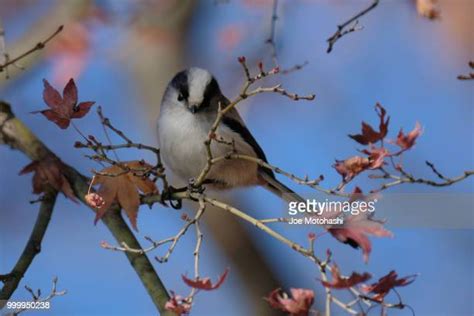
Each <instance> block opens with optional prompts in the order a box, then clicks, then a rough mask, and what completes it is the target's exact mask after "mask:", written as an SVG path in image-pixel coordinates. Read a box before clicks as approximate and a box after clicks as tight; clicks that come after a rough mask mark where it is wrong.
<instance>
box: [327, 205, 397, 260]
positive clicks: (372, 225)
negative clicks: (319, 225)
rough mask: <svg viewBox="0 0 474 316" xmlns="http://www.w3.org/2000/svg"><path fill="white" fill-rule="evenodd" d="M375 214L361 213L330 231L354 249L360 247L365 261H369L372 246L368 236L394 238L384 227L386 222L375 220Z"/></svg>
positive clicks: (331, 228)
mask: <svg viewBox="0 0 474 316" xmlns="http://www.w3.org/2000/svg"><path fill="white" fill-rule="evenodd" d="M372 217H373V213H369V212H360V213H359V214H358V215H351V216H348V217H346V218H345V219H344V224H342V225H341V226H337V227H335V226H334V227H329V228H328V231H329V232H330V233H331V235H333V236H334V237H335V238H336V239H337V240H339V241H341V242H343V243H345V244H349V245H351V246H352V247H354V248H358V247H360V248H361V249H362V253H363V255H364V261H365V262H368V261H369V254H370V252H371V251H372V244H371V242H370V240H369V238H367V235H374V236H377V237H392V233H391V232H390V231H388V230H386V229H385V228H384V227H383V224H384V221H381V220H376V219H373V218H372Z"/></svg>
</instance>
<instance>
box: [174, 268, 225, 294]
mask: <svg viewBox="0 0 474 316" xmlns="http://www.w3.org/2000/svg"><path fill="white" fill-rule="evenodd" d="M228 273H229V268H227V269H225V271H224V273H223V274H222V275H221V276H220V277H219V279H218V280H217V282H216V284H212V282H211V279H210V278H208V277H206V278H197V279H188V278H187V277H186V276H185V275H182V276H181V277H182V278H183V281H184V283H186V284H187V285H188V286H190V287H192V288H195V289H199V290H205V291H211V290H215V289H218V288H219V287H220V286H221V285H222V283H224V281H225V278H226V277H227V274H228Z"/></svg>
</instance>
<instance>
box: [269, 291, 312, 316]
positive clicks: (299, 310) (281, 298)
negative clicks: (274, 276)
mask: <svg viewBox="0 0 474 316" xmlns="http://www.w3.org/2000/svg"><path fill="white" fill-rule="evenodd" d="M290 292H291V296H292V297H289V296H288V294H286V293H285V292H283V291H282V290H281V289H279V288H278V289H275V290H273V291H272V292H271V293H270V294H269V295H268V296H267V297H265V300H266V301H267V302H268V304H270V306H271V307H273V308H275V309H279V310H281V311H283V312H286V313H288V314H290V315H291V316H307V315H309V310H310V308H311V305H313V302H314V292H313V291H312V290H308V289H290Z"/></svg>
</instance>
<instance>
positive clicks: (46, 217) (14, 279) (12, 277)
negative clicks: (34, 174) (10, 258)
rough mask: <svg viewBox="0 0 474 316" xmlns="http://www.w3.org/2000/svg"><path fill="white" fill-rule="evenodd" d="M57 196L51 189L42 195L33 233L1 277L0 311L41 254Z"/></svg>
mask: <svg viewBox="0 0 474 316" xmlns="http://www.w3.org/2000/svg"><path fill="white" fill-rule="evenodd" d="M57 195H58V192H57V191H56V190H54V189H52V188H49V189H48V190H47V192H45V193H44V196H43V197H42V199H41V206H40V209H39V212H38V216H37V218H36V222H35V225H34V227H33V231H32V232H31V235H30V238H29V239H28V242H27V243H26V246H25V248H24V249H23V252H22V253H21V256H20V258H19V259H18V261H17V262H16V264H15V266H14V267H13V269H12V271H11V272H10V273H8V274H6V275H3V276H2V278H1V279H2V280H3V282H4V285H3V288H2V289H1V291H0V309H2V308H3V306H5V304H6V303H7V301H8V300H9V299H10V297H11V296H12V294H13V292H15V290H16V288H17V287H18V284H20V281H21V279H22V278H23V276H24V275H25V273H26V271H27V270H28V268H29V267H30V265H31V263H32V262H33V259H34V258H35V257H36V255H37V254H39V253H40V252H41V242H42V241H43V237H44V235H45V233H46V229H47V228H48V225H49V221H50V220H51V215H52V214H53V209H54V205H55V203H56V197H57Z"/></svg>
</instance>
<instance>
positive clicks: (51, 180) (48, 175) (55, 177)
mask: <svg viewBox="0 0 474 316" xmlns="http://www.w3.org/2000/svg"><path fill="white" fill-rule="evenodd" d="M65 168H66V166H65V165H64V164H63V163H62V161H61V160H59V158H57V157H48V158H46V159H43V160H41V161H33V162H31V163H30V164H28V165H27V166H25V167H24V168H23V169H22V170H21V171H20V175H24V174H27V173H30V172H34V175H33V193H35V194H40V193H43V192H44V190H45V188H46V186H47V185H50V186H52V187H53V188H54V189H55V190H57V191H58V192H62V193H63V194H64V195H65V196H66V197H68V198H69V199H71V200H73V201H74V202H77V199H76V197H75V195H74V191H73V190H72V188H71V185H70V184H69V181H68V180H67V179H66V177H65V176H64V174H63V172H64V170H65Z"/></svg>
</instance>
